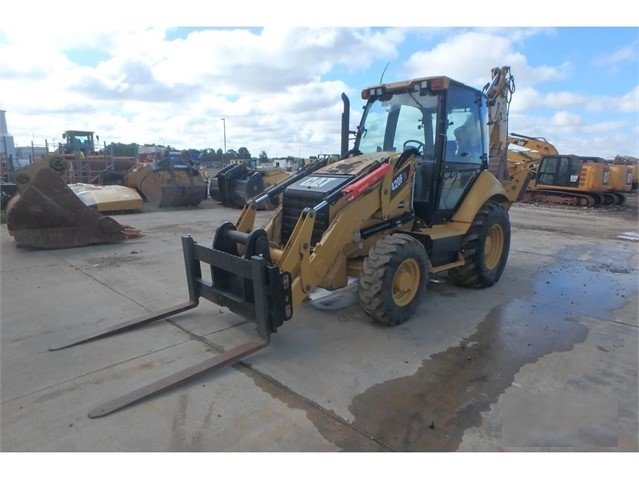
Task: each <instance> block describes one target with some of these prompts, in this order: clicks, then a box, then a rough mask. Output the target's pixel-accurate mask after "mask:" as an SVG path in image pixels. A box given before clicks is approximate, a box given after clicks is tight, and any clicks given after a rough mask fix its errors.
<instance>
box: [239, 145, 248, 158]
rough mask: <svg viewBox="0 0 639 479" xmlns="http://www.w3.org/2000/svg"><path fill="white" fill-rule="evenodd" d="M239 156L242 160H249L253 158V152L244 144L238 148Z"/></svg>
mask: <svg viewBox="0 0 639 479" xmlns="http://www.w3.org/2000/svg"><path fill="white" fill-rule="evenodd" d="M237 158H239V159H241V160H248V159H250V158H251V152H250V151H248V149H247V148H246V147H244V146H241V147H240V148H239V149H238V150H237Z"/></svg>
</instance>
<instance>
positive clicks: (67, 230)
mask: <svg viewBox="0 0 639 479" xmlns="http://www.w3.org/2000/svg"><path fill="white" fill-rule="evenodd" d="M68 168H69V165H68V162H67V160H66V159H65V158H62V157H60V156H53V157H50V158H45V159H42V160H40V161H38V162H36V163H33V164H31V165H29V166H26V167H24V168H21V169H19V170H17V171H16V174H15V182H16V187H17V192H16V193H15V194H14V195H13V196H12V197H11V199H10V200H9V201H8V203H7V208H6V214H7V229H8V231H9V234H10V235H11V236H13V237H14V239H15V240H16V242H17V243H18V245H19V246H28V247H32V248H39V249H57V248H75V247H78V246H87V245H92V244H100V243H115V242H120V241H124V240H127V239H132V238H139V237H141V236H144V235H143V234H142V232H141V231H140V230H138V229H136V228H133V227H131V226H128V225H122V224H120V223H118V222H117V221H115V220H114V219H113V218H111V217H109V216H104V215H103V214H102V213H100V212H99V211H98V210H97V209H96V208H92V207H91V206H89V205H87V204H85V202H84V201H83V200H82V199H81V197H80V196H78V195H77V194H76V193H74V191H73V190H72V189H71V188H70V187H69V185H67V183H66V180H65V179H64V178H63V175H64V174H65V172H66V171H67V170H68Z"/></svg>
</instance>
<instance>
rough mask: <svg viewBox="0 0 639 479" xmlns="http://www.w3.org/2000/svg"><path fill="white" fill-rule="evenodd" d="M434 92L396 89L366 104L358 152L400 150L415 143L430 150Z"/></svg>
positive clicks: (418, 146) (434, 113) (428, 151)
mask: <svg viewBox="0 0 639 479" xmlns="http://www.w3.org/2000/svg"><path fill="white" fill-rule="evenodd" d="M436 110H437V96H419V95H418V94H416V93H398V94H395V95H393V96H392V97H391V98H390V99H389V100H386V101H379V100H378V101H375V102H373V103H369V104H367V106H366V110H365V111H364V115H363V116H362V122H361V124H360V126H359V131H360V133H361V134H360V136H359V138H358V144H356V145H355V146H356V148H357V149H358V150H359V151H361V152H362V153H364V154H366V153H373V152H379V151H400V152H401V151H404V150H405V149H406V148H410V147H415V148H418V149H419V150H420V152H421V153H424V151H426V152H427V153H432V152H433V147H434V143H435V141H434V137H435V136H434V131H435V125H436Z"/></svg>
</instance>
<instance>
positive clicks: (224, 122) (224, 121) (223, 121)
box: [220, 118, 226, 155]
mask: <svg viewBox="0 0 639 479" xmlns="http://www.w3.org/2000/svg"><path fill="white" fill-rule="evenodd" d="M220 120H222V125H223V126H224V154H225V155H226V118H220Z"/></svg>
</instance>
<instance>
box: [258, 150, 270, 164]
mask: <svg viewBox="0 0 639 479" xmlns="http://www.w3.org/2000/svg"><path fill="white" fill-rule="evenodd" d="M258 159H259V162H260V163H267V162H268V155H267V154H266V152H265V151H264V150H262V151H260V156H259V157H258Z"/></svg>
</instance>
